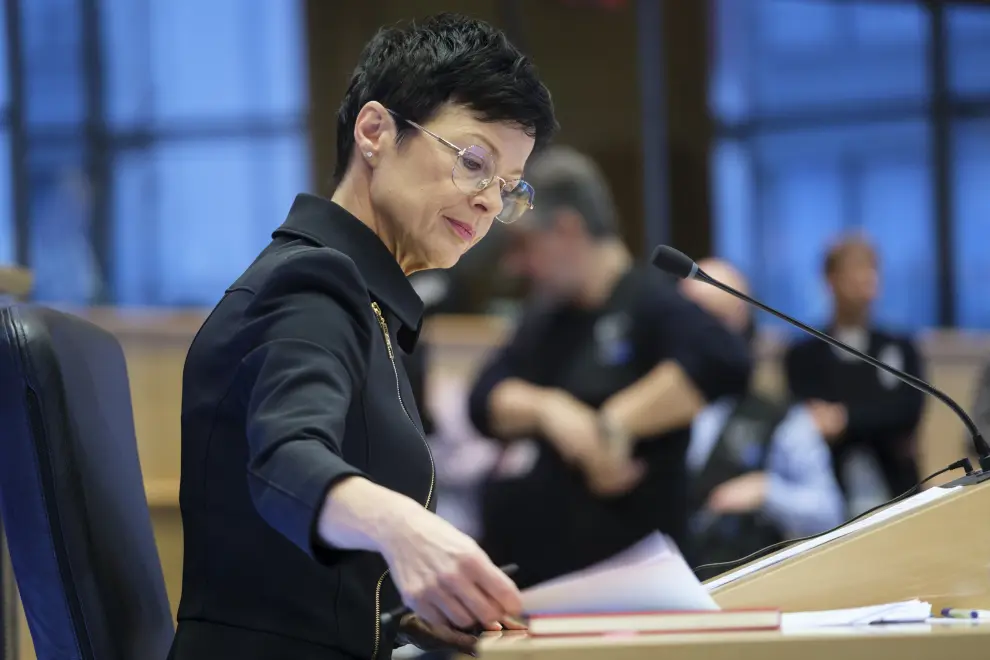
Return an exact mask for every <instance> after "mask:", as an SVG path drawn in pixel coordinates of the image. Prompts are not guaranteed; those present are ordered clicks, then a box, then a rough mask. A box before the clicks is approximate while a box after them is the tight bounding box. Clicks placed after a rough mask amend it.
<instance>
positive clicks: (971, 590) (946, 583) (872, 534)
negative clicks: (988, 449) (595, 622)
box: [712, 481, 990, 655]
mask: <svg viewBox="0 0 990 660" xmlns="http://www.w3.org/2000/svg"><path fill="white" fill-rule="evenodd" d="M988 514H990V481H985V482H983V483H982V484H978V485H974V486H964V487H960V488H959V489H958V491H957V492H953V493H952V494H950V495H947V496H946V497H942V498H939V499H936V500H934V501H933V502H930V503H928V504H926V505H924V506H922V507H920V508H918V509H915V510H912V511H908V512H906V513H903V514H901V515H898V516H895V517H893V518H891V519H889V520H886V521H883V522H880V523H878V524H877V525H875V526H873V527H869V528H867V529H863V530H859V531H857V532H854V533H852V534H850V535H848V536H845V537H842V538H840V539H836V540H833V541H830V542H829V543H826V544H824V545H821V546H819V547H817V548H813V549H811V550H809V551H808V552H806V553H803V554H800V555H798V556H795V557H790V558H788V559H786V560H784V561H782V562H780V563H778V564H775V565H773V566H770V567H766V568H763V569H761V570H759V571H757V572H755V573H752V574H750V575H748V576H746V577H743V578H741V579H738V580H736V581H734V582H731V583H729V584H726V585H723V586H721V587H719V588H717V589H714V590H712V596H713V597H714V598H715V601H716V602H717V603H718V604H719V605H720V606H721V607H723V608H725V609H730V608H733V609H737V608H752V607H774V608H778V609H781V610H782V611H785V612H793V611H807V610H825V609H839V608H847V607H859V606H866V605H877V604H882V603H888V602H896V601H902V600H910V599H912V598H919V599H921V600H924V601H928V602H930V603H931V604H932V608H933V611H936V612H937V611H939V610H941V608H943V607H965V608H973V609H990V525H988V524H987V522H986V521H987V520H988V517H990V516H988ZM987 654H988V655H990V649H988V651H987Z"/></svg>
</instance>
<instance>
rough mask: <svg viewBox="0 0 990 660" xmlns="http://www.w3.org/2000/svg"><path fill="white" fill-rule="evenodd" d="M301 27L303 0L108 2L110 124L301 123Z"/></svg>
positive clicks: (303, 78)
mask: <svg viewBox="0 0 990 660" xmlns="http://www.w3.org/2000/svg"><path fill="white" fill-rule="evenodd" d="M302 20H303V16H302V3H301V2H299V1H298V0H210V1H209V2H203V1H202V0H108V1H107V2H105V3H104V5H103V24H104V31H105V33H106V45H105V52H106V55H107V58H106V59H107V91H108V104H107V105H108V109H109V110H108V111H109V114H110V118H111V121H112V122H113V123H114V124H121V125H127V124H133V123H142V122H147V121H153V122H154V123H156V124H159V125H174V124H176V123H179V124H190V123H193V124H195V123H196V122H202V121H204V120H209V121H217V120H229V119H232V118H233V119H237V118H248V117H251V118H275V117H293V116H295V115H297V114H298V113H300V112H302V111H303V109H304V108H305V106H306V92H305V89H306V73H305V66H304V65H305V40H304V39H303V38H302ZM180 44H181V46H180Z"/></svg>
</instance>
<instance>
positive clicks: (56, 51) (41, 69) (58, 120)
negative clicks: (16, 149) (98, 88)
mask: <svg viewBox="0 0 990 660" xmlns="http://www.w3.org/2000/svg"><path fill="white" fill-rule="evenodd" d="M79 5H80V3H79V2H76V1H75V0H30V1H29V2H21V3H20V8H21V12H22V15H21V27H22V42H23V44H22V47H23V49H24V50H23V56H24V74H25V75H24V88H25V89H24V92H25V94H24V96H25V98H24V113H25V121H26V122H27V123H28V124H29V125H32V126H35V127H41V126H51V125H66V124H70V125H71V124H77V123H80V122H81V121H82V120H83V117H84V112H85V105H86V103H85V85H84V80H83V70H82V61H83V57H82V54H83V51H82V29H81V17H80V14H79Z"/></svg>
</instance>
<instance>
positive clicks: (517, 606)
mask: <svg viewBox="0 0 990 660" xmlns="http://www.w3.org/2000/svg"><path fill="white" fill-rule="evenodd" d="M479 563H480V566H479V567H478V569H477V572H476V573H475V575H476V576H477V577H476V578H475V584H477V585H478V587H479V588H480V589H481V590H482V591H483V592H484V593H486V594H487V595H488V596H489V597H490V599H491V600H492V601H494V604H495V605H497V607H498V608H499V609H500V610H501V611H500V612H499V613H498V615H497V616H496V617H494V618H495V619H502V618H504V617H505V616H517V615H518V614H520V613H521V612H522V595H521V594H520V593H519V587H517V586H516V583H515V582H513V581H512V579H511V578H510V577H509V576H508V575H506V574H505V573H503V572H502V571H501V570H500V569H499V568H498V567H496V566H495V565H494V564H493V563H492V562H491V560H490V559H488V557H487V556H485V557H484V559H483V560H482V561H481V562H479Z"/></svg>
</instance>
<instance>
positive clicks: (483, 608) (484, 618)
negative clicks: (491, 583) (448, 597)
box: [456, 582, 505, 625]
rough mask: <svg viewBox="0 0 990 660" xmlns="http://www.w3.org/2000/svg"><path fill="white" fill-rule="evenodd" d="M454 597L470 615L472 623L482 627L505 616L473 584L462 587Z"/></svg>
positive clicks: (486, 595)
mask: <svg viewBox="0 0 990 660" xmlns="http://www.w3.org/2000/svg"><path fill="white" fill-rule="evenodd" d="M456 596H457V598H458V599H459V600H460V602H461V603H462V604H463V605H464V607H465V608H466V609H467V610H468V612H469V613H470V615H471V617H472V622H475V621H476V622H478V623H480V624H483V625H484V624H488V623H492V622H493V621H498V620H499V619H501V618H502V617H503V616H505V611H504V610H503V609H502V606H501V605H500V604H499V603H498V602H497V601H495V600H493V599H492V597H491V596H489V595H488V594H487V593H485V592H484V591H482V590H481V589H479V588H478V587H477V586H476V585H475V584H474V583H473V582H470V583H468V584H467V585H465V586H463V587H462V588H461V589H460V590H459V591H457V592H456Z"/></svg>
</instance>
